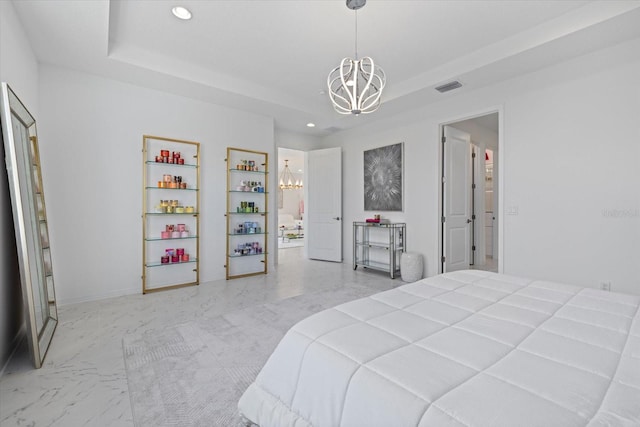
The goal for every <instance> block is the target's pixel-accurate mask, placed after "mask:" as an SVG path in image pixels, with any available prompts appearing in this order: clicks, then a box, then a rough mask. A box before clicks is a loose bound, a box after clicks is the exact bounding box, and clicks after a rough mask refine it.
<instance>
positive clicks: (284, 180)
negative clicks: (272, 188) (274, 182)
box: [279, 160, 302, 190]
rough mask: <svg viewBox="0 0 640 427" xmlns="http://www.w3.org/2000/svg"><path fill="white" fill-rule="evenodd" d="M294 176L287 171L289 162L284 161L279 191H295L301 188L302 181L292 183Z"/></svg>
mask: <svg viewBox="0 0 640 427" xmlns="http://www.w3.org/2000/svg"><path fill="white" fill-rule="evenodd" d="M294 179H295V178H294V176H293V174H292V173H291V170H289V160H285V161H284V169H283V170H282V173H281V174H280V184H279V187H280V189H281V190H294V189H295V190H297V189H300V188H302V181H299V180H297V179H296V180H295V184H294V183H293V182H294Z"/></svg>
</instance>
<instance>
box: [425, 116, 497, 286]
mask: <svg viewBox="0 0 640 427" xmlns="http://www.w3.org/2000/svg"><path fill="white" fill-rule="evenodd" d="M494 113H497V114H498V156H497V157H498V162H497V163H498V167H497V171H496V169H494V174H496V172H497V174H496V175H497V176H498V210H497V212H495V216H496V218H497V220H498V272H499V273H503V272H504V261H505V260H504V215H503V212H504V181H505V178H504V170H505V161H504V159H505V156H504V149H505V147H504V105H502V104H501V105H497V106H494V107H488V108H486V109H481V110H477V111H474V112H472V113H467V114H463V115H459V116H454V117H451V118H449V119H444V120H441V121H440V122H439V124H438V135H437V139H436V140H437V143H438V156H439V161H438V179H439V180H440V185H439V189H438V206H437V208H436V209H437V214H436V218H437V221H438V224H437V227H438V242H437V246H438V251H437V264H438V273H439V274H442V273H443V272H444V271H443V265H444V263H443V262H442V257H443V256H444V252H443V251H444V238H445V236H444V223H443V222H442V218H443V215H444V188H445V187H444V186H445V182H444V179H442V177H443V176H444V165H445V163H444V162H445V158H444V154H445V153H444V150H443V145H442V136H443V135H444V127H445V126H449V125H454V124H455V123H457V122H461V121H463V120H469V119H475V118H478V117H482V116H486V115H488V114H494Z"/></svg>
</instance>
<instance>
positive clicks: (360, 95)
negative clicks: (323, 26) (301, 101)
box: [327, 0, 387, 115]
mask: <svg viewBox="0 0 640 427" xmlns="http://www.w3.org/2000/svg"><path fill="white" fill-rule="evenodd" d="M346 1H347V7H348V8H349V9H351V10H353V11H355V17H356V19H355V20H356V25H355V28H356V43H355V45H356V51H355V59H351V58H344V59H343V60H342V61H341V62H340V65H339V66H337V67H336V68H334V69H333V70H331V72H330V73H329V77H327V86H328V87H329V98H330V99H331V103H332V104H333V108H334V109H335V110H336V111H337V112H338V113H340V114H355V115H358V114H368V113H373V112H374V111H376V110H377V109H378V107H380V95H382V89H383V88H384V85H385V84H386V81H387V78H386V76H385V74H384V71H382V68H380V67H379V66H377V65H375V64H374V62H373V59H371V58H370V57H368V56H366V57H364V58H362V59H358V9H360V8H362V7H363V6H364V5H365V4H366V3H367V0H346Z"/></svg>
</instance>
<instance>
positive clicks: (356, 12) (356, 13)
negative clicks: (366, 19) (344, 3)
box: [354, 9, 358, 61]
mask: <svg viewBox="0 0 640 427" xmlns="http://www.w3.org/2000/svg"><path fill="white" fill-rule="evenodd" d="M354 12H355V15H356V61H357V60H358V9H356V10H354Z"/></svg>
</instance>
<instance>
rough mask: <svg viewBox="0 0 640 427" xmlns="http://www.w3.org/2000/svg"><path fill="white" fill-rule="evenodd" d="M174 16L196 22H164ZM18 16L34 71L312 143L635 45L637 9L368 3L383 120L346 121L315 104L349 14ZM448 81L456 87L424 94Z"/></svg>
mask: <svg viewBox="0 0 640 427" xmlns="http://www.w3.org/2000/svg"><path fill="white" fill-rule="evenodd" d="M176 4H180V5H183V6H186V7H188V8H189V9H190V10H191V12H192V13H193V19H191V20H190V21H180V20H178V19H176V18H175V17H173V15H172V14H171V7H173V6H175V5H176ZM14 5H15V8H16V10H17V12H18V15H19V17H20V19H21V21H22V24H23V26H24V28H25V31H26V32H27V34H28V37H29V39H30V41H31V44H32V47H33V49H34V51H35V53H36V56H37V58H38V60H39V61H40V62H43V63H50V64H57V65H61V66H65V67H70V68H74V69H79V70H82V71H86V72H89V73H92V74H97V75H103V76H106V77H109V78H115V79H119V80H122V81H125V82H130V83H134V84H138V85H142V86H146V87H150V88H155V89H160V90H163V91H166V92H171V93H175V94H179V95H184V96H188V97H193V98H196V99H201V100H205V101H209V102H214V103H219V104H223V105H226V106H230V107H234V108H238V109H242V110H246V111H250V112H255V113H258V114H263V115H268V116H272V117H274V118H275V121H276V127H278V128H281V129H287V130H292V131H296V132H301V133H310V134H313V135H326V134H328V133H330V132H333V131H336V130H339V129H347V128H351V127H355V126H358V125H360V124H363V123H367V122H369V121H371V120H379V119H380V118H385V117H389V116H392V115H395V114H400V113H402V112H403V111H406V110H408V109H412V108H415V107H417V106H420V105H425V104H428V103H433V102H437V101H438V100H440V99H442V98H444V97H450V96H455V95H456V94H459V93H464V92H468V91H471V90H474V89H478V88H480V87H483V86H487V85H489V84H492V83H495V82H498V81H502V80H505V79H508V78H511V77H515V76H518V75H521V74H524V73H528V72H532V71H535V70H538V69H540V68H543V67H545V66H548V65H552V64H555V63H557V62H559V61H562V60H565V59H570V58H572V57H575V56H579V55H582V54H585V53H588V52H590V51H594V50H597V49H601V48H603V47H607V46H610V45H614V44H617V43H620V42H623V41H625V40H629V39H632V38H636V37H640V1H639V0H628V1H615V0H611V1H586V0H580V1H570V0H564V1H559V0H556V1H552V0H547V1H534V0H530V1H524V0H500V1H480V0H470V1H464V0H458V1H450V0H448V1H437V0H424V1H420V0H370V1H369V2H368V3H367V5H366V6H365V7H364V8H363V9H361V10H360V11H358V53H359V55H360V56H371V57H373V58H374V60H375V61H376V63H378V64H379V65H380V66H382V68H383V69H384V70H385V73H386V74H387V87H386V88H385V92H384V93H383V105H382V106H381V108H380V110H378V111H377V112H375V113H373V114H370V115H361V116H358V117H355V116H342V115H339V114H337V113H336V112H334V111H333V109H332V108H331V106H330V103H329V100H328V96H327V95H326V94H320V92H321V91H323V90H325V87H326V78H327V74H328V73H329V71H330V70H331V69H332V68H334V67H335V66H337V65H338V63H339V61H340V60H341V59H342V58H343V57H347V56H350V57H352V56H353V55H354V12H353V11H351V10H349V9H347V7H346V6H345V3H344V1H343V0H315V1H307V0H295V1H292V0H283V1H278V0H230V1H222V0H215V1H204V0H171V1H164V0H136V1H133V0H129V1H124V0H122V1H115V0H112V1H109V0H93V1H77V0H52V1H42V0H15V1H14ZM452 79H459V80H461V81H462V82H463V83H464V84H465V86H464V87H463V88H461V89H458V90H456V91H454V92H450V93H448V94H440V93H438V92H436V91H435V90H434V89H433V88H434V87H435V86H438V85H439V84H441V83H444V82H447V81H449V80H452ZM309 121H312V122H315V123H316V124H317V127H316V128H314V129H309V128H307V127H306V126H305V124H306V123H307V122H309Z"/></svg>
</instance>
